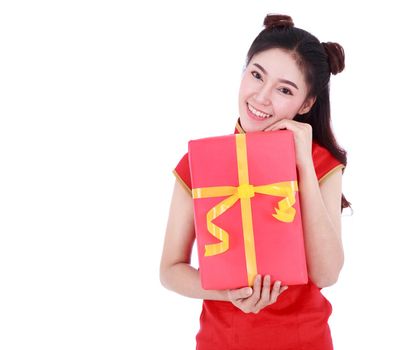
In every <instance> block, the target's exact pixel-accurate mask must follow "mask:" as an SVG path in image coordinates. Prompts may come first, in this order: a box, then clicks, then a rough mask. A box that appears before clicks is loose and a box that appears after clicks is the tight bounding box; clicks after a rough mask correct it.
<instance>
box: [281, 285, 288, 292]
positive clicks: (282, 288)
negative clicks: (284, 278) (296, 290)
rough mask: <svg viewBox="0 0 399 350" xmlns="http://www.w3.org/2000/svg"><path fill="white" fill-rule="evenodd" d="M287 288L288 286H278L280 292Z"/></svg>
mask: <svg viewBox="0 0 399 350" xmlns="http://www.w3.org/2000/svg"><path fill="white" fill-rule="evenodd" d="M287 289H288V286H282V287H281V288H280V294H281V293H282V292H284V291H286V290H287Z"/></svg>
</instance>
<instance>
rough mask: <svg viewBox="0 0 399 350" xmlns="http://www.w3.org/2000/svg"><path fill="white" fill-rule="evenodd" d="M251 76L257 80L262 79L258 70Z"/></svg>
mask: <svg viewBox="0 0 399 350" xmlns="http://www.w3.org/2000/svg"><path fill="white" fill-rule="evenodd" d="M251 74H252V76H253V77H254V78H255V79H260V78H261V75H260V74H259V73H258V72H257V71H256V70H254V71H252V72H251Z"/></svg>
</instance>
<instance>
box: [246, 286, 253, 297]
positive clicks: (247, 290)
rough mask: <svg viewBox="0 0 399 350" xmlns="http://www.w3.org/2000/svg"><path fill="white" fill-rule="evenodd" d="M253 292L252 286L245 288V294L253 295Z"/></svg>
mask: <svg viewBox="0 0 399 350" xmlns="http://www.w3.org/2000/svg"><path fill="white" fill-rule="evenodd" d="M251 294H252V288H246V289H245V295H248V296H249V295H251Z"/></svg>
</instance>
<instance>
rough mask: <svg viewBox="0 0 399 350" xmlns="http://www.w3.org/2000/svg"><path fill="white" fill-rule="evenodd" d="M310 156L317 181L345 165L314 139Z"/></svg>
mask: <svg viewBox="0 0 399 350" xmlns="http://www.w3.org/2000/svg"><path fill="white" fill-rule="evenodd" d="M312 158H313V164H314V168H315V171H316V175H317V179H318V180H319V183H321V182H322V181H324V180H325V179H326V178H327V177H328V176H330V175H331V174H332V173H334V172H336V171H338V170H341V172H342V170H343V169H344V168H345V165H344V164H342V163H341V162H340V161H339V160H338V159H337V158H335V157H334V156H333V155H332V153H331V152H330V151H329V150H328V149H327V148H325V147H323V146H321V145H320V144H318V143H317V142H316V141H313V143H312Z"/></svg>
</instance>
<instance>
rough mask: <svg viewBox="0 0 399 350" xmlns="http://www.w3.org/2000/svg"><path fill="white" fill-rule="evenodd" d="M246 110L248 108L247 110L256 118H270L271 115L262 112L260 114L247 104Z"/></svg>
mask: <svg viewBox="0 0 399 350" xmlns="http://www.w3.org/2000/svg"><path fill="white" fill-rule="evenodd" d="M248 108H249V110H250V111H251V112H252V113H253V114H255V115H256V116H258V117H261V118H270V117H271V116H272V115H271V114H267V113H263V112H260V111H258V110H256V109H255V108H254V107H252V106H251V105H250V104H248Z"/></svg>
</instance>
